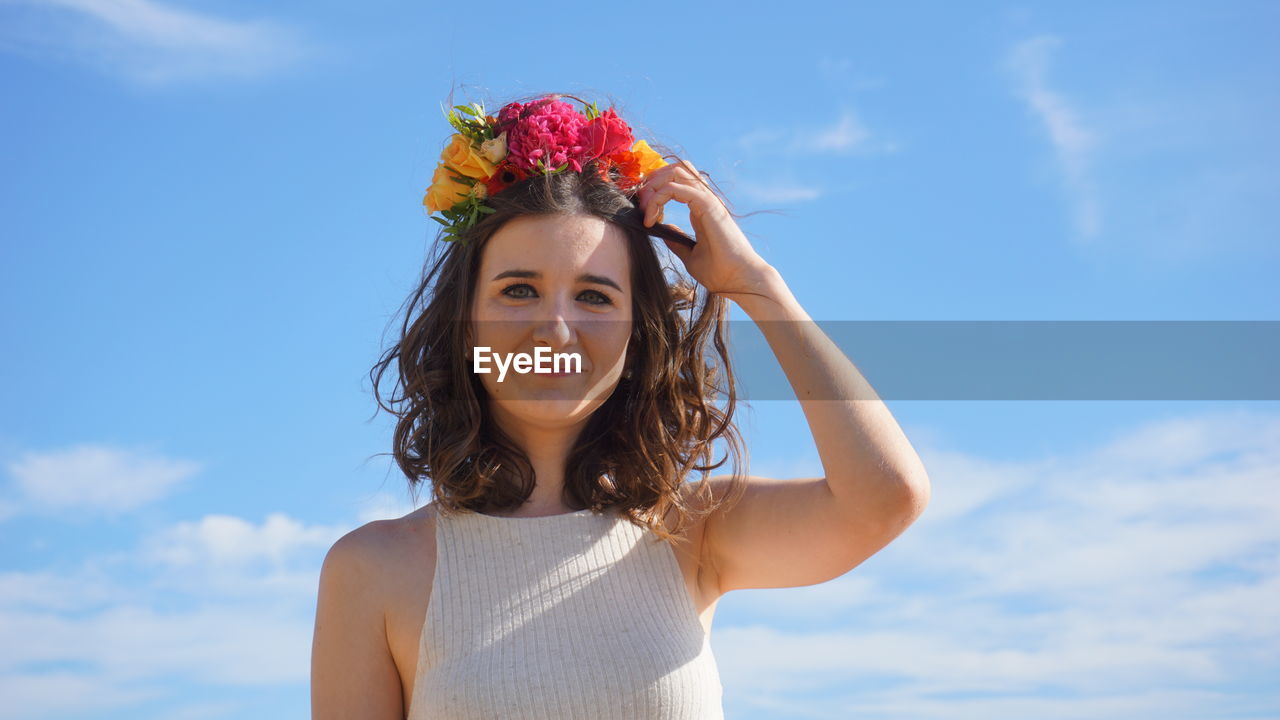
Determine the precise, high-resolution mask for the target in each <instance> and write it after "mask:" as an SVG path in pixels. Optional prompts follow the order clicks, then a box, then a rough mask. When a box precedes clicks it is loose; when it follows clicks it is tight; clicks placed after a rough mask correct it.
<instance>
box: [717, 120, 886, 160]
mask: <svg viewBox="0 0 1280 720" xmlns="http://www.w3.org/2000/svg"><path fill="white" fill-rule="evenodd" d="M737 145H738V147H739V148H741V149H742V150H743V151H746V152H755V153H762V154H795V153H801V154H806V155H848V154H853V153H870V152H893V151H895V150H896V149H897V145H896V144H895V143H893V142H890V141H880V140H877V139H876V138H874V137H873V136H872V133H871V131H870V130H868V129H867V127H866V126H865V125H864V124H863V122H862V121H861V119H859V117H858V114H857V113H856V112H855V111H854V110H852V109H851V108H845V109H843V110H841V111H840V114H839V117H837V118H835V119H833V120H830V121H828V122H826V123H809V124H803V125H795V126H791V127H764V128H756V129H754V130H749V131H747V132H744V133H742V134H741V135H739V136H738V138H737Z"/></svg>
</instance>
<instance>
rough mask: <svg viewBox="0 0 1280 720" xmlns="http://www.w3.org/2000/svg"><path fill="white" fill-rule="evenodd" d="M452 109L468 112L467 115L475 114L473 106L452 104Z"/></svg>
mask: <svg viewBox="0 0 1280 720" xmlns="http://www.w3.org/2000/svg"><path fill="white" fill-rule="evenodd" d="M453 109H454V110H458V111H460V112H464V113H466V114H468V115H472V116H474V115H475V114H476V111H475V109H474V108H471V107H468V106H466V105H454V106H453Z"/></svg>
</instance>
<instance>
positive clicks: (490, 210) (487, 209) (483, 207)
mask: <svg viewBox="0 0 1280 720" xmlns="http://www.w3.org/2000/svg"><path fill="white" fill-rule="evenodd" d="M480 212H482V213H484V214H485V215H488V214H490V213H496V212H498V211H497V210H496V209H494V208H491V207H489V206H488V205H481V206H480Z"/></svg>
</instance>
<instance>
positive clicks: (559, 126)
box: [422, 95, 667, 241]
mask: <svg viewBox="0 0 1280 720" xmlns="http://www.w3.org/2000/svg"><path fill="white" fill-rule="evenodd" d="M560 97H561V96H560V95H548V96H545V97H542V98H539V99H537V100H534V101H532V102H529V103H524V104H521V103H518V102H513V103H508V104H506V105H504V106H503V107H502V109H501V110H499V111H498V114H497V116H496V117H495V116H493V115H486V114H485V111H484V106H483V105H482V104H480V103H472V104H471V105H469V106H468V105H455V106H454V107H453V109H451V110H448V111H447V112H446V113H445V117H446V118H447V119H448V121H449V124H450V125H452V126H453V128H454V129H455V130H456V131H457V132H456V133H454V134H453V136H452V137H451V138H450V139H449V145H448V146H447V147H446V148H445V149H444V151H443V152H441V153H440V163H439V164H438V165H437V166H436V171H435V174H434V175H433V176H432V178H431V187H430V188H428V189H427V193H426V195H425V196H424V197H423V198H422V204H423V205H425V206H426V208H427V211H428V212H431V213H439V214H440V216H441V217H437V216H436V215H432V216H431V219H432V220H435V221H436V222H438V223H440V224H441V225H444V226H445V234H444V239H445V240H448V241H455V240H459V239H461V237H462V234H463V232H464V231H465V230H467V229H468V228H470V227H471V226H473V225H475V224H476V223H477V222H479V221H480V219H481V216H483V215H488V214H490V213H492V212H494V209H493V208H492V207H489V206H488V205H485V204H484V200H485V198H487V197H488V196H490V195H493V194H495V193H499V192H501V191H502V190H503V189H504V188H506V187H508V186H510V185H514V184H515V183H517V182H519V181H521V180H524V179H526V178H529V177H533V176H535V175H554V174H555V173H558V172H563V171H565V170H567V169H572V170H573V171H574V172H582V171H583V167H584V166H586V165H587V164H588V163H591V162H594V163H595V169H596V172H597V173H598V174H599V175H600V177H601V178H603V179H605V180H607V181H609V182H612V183H614V184H615V185H617V186H618V187H619V188H620V189H622V190H624V191H626V190H631V189H633V188H635V187H636V186H638V185H639V184H640V183H641V182H643V181H644V179H645V178H647V177H648V176H649V174H650V173H652V172H653V171H654V170H657V169H658V168H660V167H662V166H663V165H666V164H667V162H666V161H665V160H663V159H662V156H661V155H659V154H658V153H657V152H655V151H654V150H653V148H650V147H649V143H647V142H645V141H644V140H639V141H637V140H636V139H635V138H634V137H632V134H631V127H630V126H628V125H627V123H626V122H624V121H623V120H622V118H620V117H618V114H617V113H616V112H614V109H613V108H612V107H610V108H609V109H608V110H605V111H603V112H601V111H600V109H599V108H598V107H596V104H595V103H590V104H588V103H587V102H586V101H584V100H580V99H578V98H573V99H575V100H578V102H579V103H581V104H582V111H581V112H579V111H578V110H576V109H575V108H574V107H573V106H572V105H570V104H569V103H566V102H563V101H562V100H560V99H559V98H560ZM567 97H572V96H567Z"/></svg>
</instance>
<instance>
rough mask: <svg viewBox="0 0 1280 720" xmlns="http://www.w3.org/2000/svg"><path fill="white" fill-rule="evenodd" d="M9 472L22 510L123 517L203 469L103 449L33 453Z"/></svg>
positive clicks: (11, 464)
mask: <svg viewBox="0 0 1280 720" xmlns="http://www.w3.org/2000/svg"><path fill="white" fill-rule="evenodd" d="M7 469H8V472H9V474H10V475H11V476H12V477H13V479H14V483H15V487H16V489H17V490H18V491H19V493H20V494H21V495H22V500H23V502H22V503H21V509H42V508H43V509H56V510H60V509H67V508H75V509H78V510H88V511H107V512H120V511H125V510H132V509H135V508H138V507H140V506H142V505H145V504H147V503H149V502H153V501H155V500H157V499H158V498H160V497H162V496H164V495H165V494H167V493H168V492H169V491H170V490H171V489H172V488H173V487H174V486H175V485H176V484H178V483H179V482H181V481H183V480H185V479H186V478H188V477H190V476H191V475H193V474H195V473H196V472H197V471H198V470H199V469H200V466H199V465H198V464H197V463H194V462H190V461H187V460H172V459H168V458H162V457H149V456H146V455H143V454H142V453H138V452H132V451H128V450H121V449H117V448H112V447H108V446H104V445H78V446H75V447H71V448H67V449H63V450H54V451H48V452H28V453H26V454H25V455H22V456H21V457H19V458H18V459H17V460H14V461H11V462H9V463H8V465H7ZM11 514H12V513H11Z"/></svg>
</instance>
